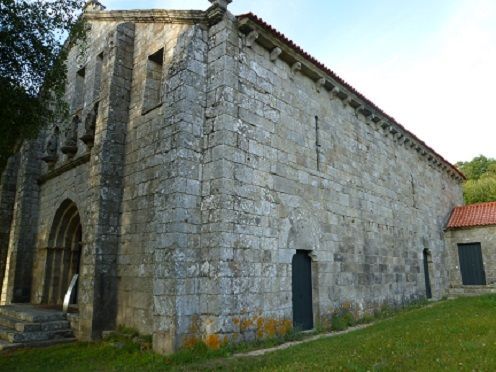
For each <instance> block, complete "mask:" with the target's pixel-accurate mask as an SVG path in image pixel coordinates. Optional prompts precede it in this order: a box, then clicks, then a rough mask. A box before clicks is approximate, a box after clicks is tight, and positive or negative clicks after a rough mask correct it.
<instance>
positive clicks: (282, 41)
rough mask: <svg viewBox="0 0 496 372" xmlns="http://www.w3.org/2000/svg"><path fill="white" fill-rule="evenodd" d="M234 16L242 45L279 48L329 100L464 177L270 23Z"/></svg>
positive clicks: (451, 173) (457, 176) (283, 57)
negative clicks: (255, 44) (243, 38)
mask: <svg viewBox="0 0 496 372" xmlns="http://www.w3.org/2000/svg"><path fill="white" fill-rule="evenodd" d="M237 18H238V27H239V30H240V31H241V32H242V33H243V34H245V35H246V39H247V40H246V44H245V45H246V47H251V45H252V44H253V43H254V42H256V43H257V44H259V45H261V46H262V47H264V48H265V49H267V50H268V51H269V52H271V51H273V50H275V49H280V52H279V50H278V53H277V58H278V59H281V60H283V61H284V62H286V63H287V64H288V65H289V66H290V67H291V71H292V72H293V75H294V72H295V71H296V70H297V71H298V72H299V73H301V74H303V75H306V76H307V77H309V78H310V79H312V80H313V81H314V82H315V83H316V86H317V88H318V89H317V90H320V89H322V90H324V89H325V90H327V91H328V92H329V98H330V99H331V100H332V99H339V100H341V101H342V102H343V105H345V106H350V107H351V108H352V109H353V110H354V111H355V114H356V115H359V114H360V115H363V117H364V122H365V123H366V124H371V125H372V127H373V128H374V129H376V130H380V131H381V132H382V133H383V134H384V135H385V136H390V137H391V138H392V139H393V140H394V141H395V142H397V143H398V144H401V145H404V146H405V147H408V148H411V149H413V150H415V151H417V152H418V153H419V154H420V155H421V156H422V157H424V158H425V160H426V161H428V162H429V163H430V164H432V166H434V167H437V168H439V169H440V170H442V171H444V172H446V173H448V175H449V176H450V177H452V178H454V179H457V180H458V181H460V182H461V181H463V180H464V179H465V176H464V175H463V174H462V173H461V172H460V171H459V170H458V169H457V168H456V167H455V166H454V165H452V164H451V163H449V162H448V161H447V160H445V159H444V158H443V157H442V156H441V155H439V154H438V153H436V152H435V151H434V150H433V149H431V148H430V147H429V146H427V145H426V144H425V143H424V142H423V141H422V140H420V139H419V138H417V137H416V136H415V135H414V134H413V133H411V132H410V131H408V130H407V129H406V128H404V127H403V126H402V125H401V124H399V123H398V122H396V121H395V120H394V119H393V118H392V117H390V116H389V115H387V114H386V113H384V112H383V111H382V110H381V109H380V108H378V107H377V106H376V105H375V104H374V103H372V102H371V101H369V100H368V99H367V98H365V97H364V96H363V95H362V94H360V93H359V92H358V91H356V90H355V89H354V88H353V87H351V86H350V85H349V84H347V83H346V82H345V81H344V80H342V79H341V78H340V77H339V76H337V75H336V74H335V73H333V72H332V71H331V70H329V69H328V68H327V67H325V66H324V65H323V64H321V63H320V62H319V61H317V60H316V59H315V58H313V57H312V56H310V55H309V54H307V53H306V52H304V51H303V50H302V49H301V48H299V47H298V46H297V45H295V44H294V43H293V42H292V41H291V40H289V39H287V38H286V37H285V36H284V35H282V34H280V33H279V32H278V31H276V30H274V29H273V28H272V27H271V26H270V25H268V24H266V23H265V22H264V21H262V20H261V19H259V18H258V17H256V16H255V15H253V14H251V13H250V14H245V15H241V16H238V17H237ZM250 35H251V36H250ZM253 35H256V37H253ZM271 59H273V57H272V53H271ZM290 77H293V76H290Z"/></svg>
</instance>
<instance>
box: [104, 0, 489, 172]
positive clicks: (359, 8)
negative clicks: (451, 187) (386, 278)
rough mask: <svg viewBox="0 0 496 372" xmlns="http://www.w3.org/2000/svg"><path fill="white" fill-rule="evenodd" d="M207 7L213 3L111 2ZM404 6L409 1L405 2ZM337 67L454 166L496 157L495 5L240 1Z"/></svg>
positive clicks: (115, 3)
mask: <svg viewBox="0 0 496 372" xmlns="http://www.w3.org/2000/svg"><path fill="white" fill-rule="evenodd" d="M103 3H104V5H106V6H107V8H108V9H137V8H141V9H145V8H165V9H206V8H208V7H209V6H210V3H209V2H208V1H207V0H142V1H136V0H134V1H133V0H106V1H105V0H103ZM399 4H401V5H399ZM229 10H230V11H231V12H232V13H234V14H241V13H245V12H250V11H251V12H253V13H255V14H257V15H258V16H260V17H262V18H263V19H264V20H265V21H267V22H268V23H270V24H271V25H272V26H274V27H275V28H277V29H278V30H279V31H281V32H283V33H284V34H285V35H286V36H288V37H289V38H290V39H292V40H293V41H295V42H296V43H297V44H299V45H300V46H301V47H302V48H303V49H305V50H306V51H307V52H309V53H310V54H312V55H313V56H315V57H316V58H317V59H319V60H320V61H321V62H323V63H324V64H325V65H327V66H328V67H330V68H331V69H333V70H334V71H335V72H336V73H338V74H339V75H340V76H341V77H343V78H344V79H345V80H346V81H348V82H349V83H350V84H352V85H353V86H354V87H355V88H356V89H358V90H359V91H360V92H362V93H363V94H365V95H366V96H367V97H368V98H369V99H371V100H372V101H373V102H375V103H376V104H377V105H378V106H379V107H381V108H382V109H384V110H385V111H386V112H387V113H388V114H389V115H391V116H393V117H394V118H396V119H397V120H398V121H399V122H400V123H401V124H403V125H404V126H405V127H406V128H408V129H409V130H410V131H412V132H413V133H415V134H416V135H417V136H418V137H420V139H422V140H424V141H425V142H426V143H427V144H428V145H429V146H431V147H433V148H434V149H435V150H436V151H437V152H438V153H440V154H441V155H442V156H444V157H445V158H446V159H447V160H449V161H451V162H456V161H458V160H470V159H471V158H472V157H474V156H477V155H478V154H481V153H482V154H484V155H486V156H490V157H494V158H496V145H495V140H494V138H495V137H496V136H495V134H496V119H495V116H494V115H493V112H494V111H496V94H495V90H494V87H496V1H495V0H435V1H433V0H414V1H404V2H399V1H397V0H368V1H366V0H348V1H342V0H341V1H338V0H234V1H233V2H232V3H231V5H230V6H229Z"/></svg>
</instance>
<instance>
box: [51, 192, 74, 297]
mask: <svg viewBox="0 0 496 372" xmlns="http://www.w3.org/2000/svg"><path fill="white" fill-rule="evenodd" d="M82 236H83V231H82V227H81V219H80V217H79V212H78V209H77V206H76V204H75V203H74V202H73V201H72V200H69V199H66V200H64V201H63V202H62V204H61V205H60V207H59V208H58V209H57V212H56V213H55V217H54V219H53V224H52V228H51V230H50V235H49V239H48V246H47V260H46V270H45V284H44V288H43V302H44V303H47V304H54V305H60V304H62V301H63V299H64V295H65V293H66V291H67V289H68V287H69V283H70V282H71V279H72V277H73V276H74V275H75V274H78V273H79V262H80V259H81V245H82V244H81V241H82ZM75 300H76V302H77V295H76V296H75Z"/></svg>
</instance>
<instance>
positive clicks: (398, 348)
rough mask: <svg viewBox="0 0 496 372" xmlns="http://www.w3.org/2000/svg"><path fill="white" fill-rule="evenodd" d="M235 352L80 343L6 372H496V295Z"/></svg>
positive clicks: (15, 361)
mask: <svg viewBox="0 0 496 372" xmlns="http://www.w3.org/2000/svg"><path fill="white" fill-rule="evenodd" d="M230 352H231V351H230V350H228V349H223V350H219V351H215V352H211V351H210V352H207V351H199V352H197V353H192V352H191V351H187V352H183V353H180V354H178V355H176V356H174V357H163V356H159V355H156V354H153V353H151V352H148V351H147V352H141V351H139V348H138V347H137V346H136V345H134V344H132V343H126V342H115V341H113V342H100V343H93V344H84V343H80V344H72V345H63V346H57V347H52V348H48V349H37V350H21V351H17V352H12V353H10V354H0V371H87V370H90V371H124V370H129V371H143V370H167V369H180V370H188V371H189V370H211V369H219V370H229V371H232V370H270V371H272V370H281V371H312V370H345V371H350V370H351V371H355V370H356V371H373V370H386V371H388V370H405V371H411V370H420V371H431V370H450V371H452V370H467V371H468V370H469V371H472V370H483V371H492V370H496V296H483V297H473V298H461V299H457V300H452V301H445V302H443V303H440V304H436V305H435V306H432V307H424V308H417V309H411V310H407V311H404V312H401V313H399V314H398V315H395V316H394V317H393V318H390V319H386V320H382V321H379V322H377V323H376V324H374V325H372V326H370V327H368V328H366V329H362V330H358V331H356V332H351V333H347V334H343V335H340V336H337V337H331V338H324V339H320V340H317V341H312V342H307V343H304V344H301V345H298V346H295V347H292V348H289V349H286V350H281V351H277V352H273V353H268V354H266V355H264V356H261V357H249V358H224V357H225V356H228V355H229V353H230Z"/></svg>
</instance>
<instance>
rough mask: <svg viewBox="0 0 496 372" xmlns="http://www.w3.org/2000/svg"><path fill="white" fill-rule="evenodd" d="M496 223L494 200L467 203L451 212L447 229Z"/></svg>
mask: <svg viewBox="0 0 496 372" xmlns="http://www.w3.org/2000/svg"><path fill="white" fill-rule="evenodd" d="M487 225H496V202H489V203H479V204H469V205H464V206H461V207H456V208H454V209H453V211H452V212H451V216H450V219H449V221H448V226H446V228H447V229H456V228H460V227H470V226H487Z"/></svg>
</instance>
